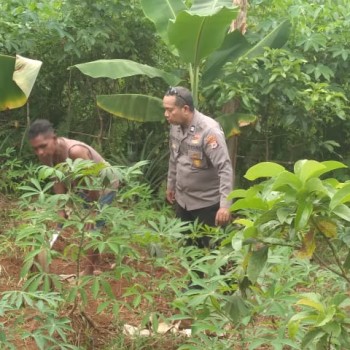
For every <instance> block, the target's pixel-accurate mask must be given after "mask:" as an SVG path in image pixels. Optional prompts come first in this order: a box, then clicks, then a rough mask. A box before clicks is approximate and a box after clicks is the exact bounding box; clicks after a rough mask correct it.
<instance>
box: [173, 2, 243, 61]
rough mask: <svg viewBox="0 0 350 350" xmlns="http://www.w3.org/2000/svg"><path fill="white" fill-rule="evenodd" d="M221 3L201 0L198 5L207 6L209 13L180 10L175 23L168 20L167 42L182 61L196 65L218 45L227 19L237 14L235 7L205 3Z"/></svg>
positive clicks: (226, 29)
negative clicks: (212, 5)
mask: <svg viewBox="0 0 350 350" xmlns="http://www.w3.org/2000/svg"><path fill="white" fill-rule="evenodd" d="M221 2H222V1H220V0H216V1H212V0H203V2H202V5H203V6H207V9H208V10H210V12H208V11H205V12H203V11H198V12H197V13H195V12H189V11H182V12H180V13H179V14H178V15H177V16H176V20H175V22H170V24H169V27H168V35H169V40H170V43H171V44H174V45H175V47H176V48H177V50H178V52H179V55H180V57H181V59H182V60H183V61H184V62H186V63H191V64H192V65H193V66H194V67H198V66H199V64H200V63H201V61H202V60H203V59H204V58H205V57H207V56H208V55H209V54H211V53H212V52H213V51H215V50H216V49H217V48H219V47H220V46H221V44H222V42H223V41H224V38H225V36H226V34H227V31H228V28H229V26H230V24H231V22H232V21H233V20H234V19H235V18H236V16H237V13H238V11H237V9H236V8H226V7H221V6H217V7H209V6H208V5H210V4H216V5H219V4H220V3H221ZM225 3H228V2H227V1H225ZM231 6H232V3H231ZM198 13H200V15H198Z"/></svg>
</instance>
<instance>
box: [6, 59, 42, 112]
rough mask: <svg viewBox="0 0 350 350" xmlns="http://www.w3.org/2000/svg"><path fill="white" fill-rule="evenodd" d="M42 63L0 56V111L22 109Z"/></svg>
mask: <svg viewBox="0 0 350 350" xmlns="http://www.w3.org/2000/svg"><path fill="white" fill-rule="evenodd" d="M41 64H42V62H41V61H37V60H31V59H29V58H25V57H21V56H19V55H17V56H16V57H11V56H5V55H0V111H4V110H7V109H13V108H18V107H22V106H23V105H24V104H25V103H26V102H27V99H28V97H29V95H30V92H31V90H32V88H33V85H34V82H35V80H36V77H37V75H38V73H39V70H40V67H41Z"/></svg>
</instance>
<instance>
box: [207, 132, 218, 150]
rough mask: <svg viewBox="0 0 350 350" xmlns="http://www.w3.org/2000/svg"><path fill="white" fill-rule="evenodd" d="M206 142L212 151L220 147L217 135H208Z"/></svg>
mask: <svg viewBox="0 0 350 350" xmlns="http://www.w3.org/2000/svg"><path fill="white" fill-rule="evenodd" d="M205 141H206V143H207V144H208V145H209V146H210V147H211V148H212V149H214V148H216V147H218V141H217V139H216V136H215V135H208V136H207V137H206V139H205Z"/></svg>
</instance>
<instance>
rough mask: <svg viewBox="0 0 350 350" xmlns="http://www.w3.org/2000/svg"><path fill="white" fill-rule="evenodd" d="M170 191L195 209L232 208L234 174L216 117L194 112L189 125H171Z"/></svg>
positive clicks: (184, 204)
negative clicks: (230, 199)
mask: <svg viewBox="0 0 350 350" xmlns="http://www.w3.org/2000/svg"><path fill="white" fill-rule="evenodd" d="M169 146H170V158H169V170H168V184H167V188H168V190H173V191H175V198H176V201H177V203H178V204H179V205H180V206H181V207H183V208H185V209H187V210H195V209H200V208H205V207H209V206H211V205H214V204H217V203H220V207H225V208H229V207H230V205H231V201H229V200H228V199H227V196H228V195H229V193H230V192H231V191H232V182H233V173H232V165H231V160H230V157H229V154H228V150H227V145H226V141H225V135H224V132H223V130H222V128H221V126H220V125H219V123H218V122H216V121H215V120H214V119H212V118H210V117H207V116H205V115H204V114H202V113H200V112H198V111H197V110H195V111H194V115H193V119H192V122H191V124H190V126H189V127H188V128H187V129H186V130H183V129H182V127H181V126H179V125H171V127H170V136H169Z"/></svg>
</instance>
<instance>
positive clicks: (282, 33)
mask: <svg viewBox="0 0 350 350" xmlns="http://www.w3.org/2000/svg"><path fill="white" fill-rule="evenodd" d="M290 27H291V25H290V22H289V21H284V22H282V23H281V24H279V25H278V26H277V27H276V28H275V29H274V30H273V31H271V32H270V33H269V34H268V35H267V36H266V37H265V38H263V39H262V40H261V41H260V42H258V43H257V44H256V45H254V46H251V45H250V44H249V43H248V42H247V40H246V39H245V37H244V36H243V35H242V34H241V33H240V32H239V31H238V30H236V31H234V32H232V33H230V34H228V35H227V36H226V37H225V40H224V42H223V44H222V46H221V47H220V48H219V49H218V50H216V51H215V52H213V53H212V54H211V55H210V56H209V57H208V59H207V61H206V64H205V67H204V70H203V77H202V82H203V84H204V85H208V84H209V83H211V82H212V81H213V80H214V79H215V78H219V77H220V76H221V74H220V71H221V69H222V67H223V66H224V64H225V63H227V62H233V61H235V60H237V59H238V58H243V57H249V58H254V57H256V56H258V55H261V54H262V53H263V52H264V49H265V47H270V48H272V49H273V48H280V47H282V46H283V45H284V44H285V43H286V42H287V40H288V37H289V32H290Z"/></svg>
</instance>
